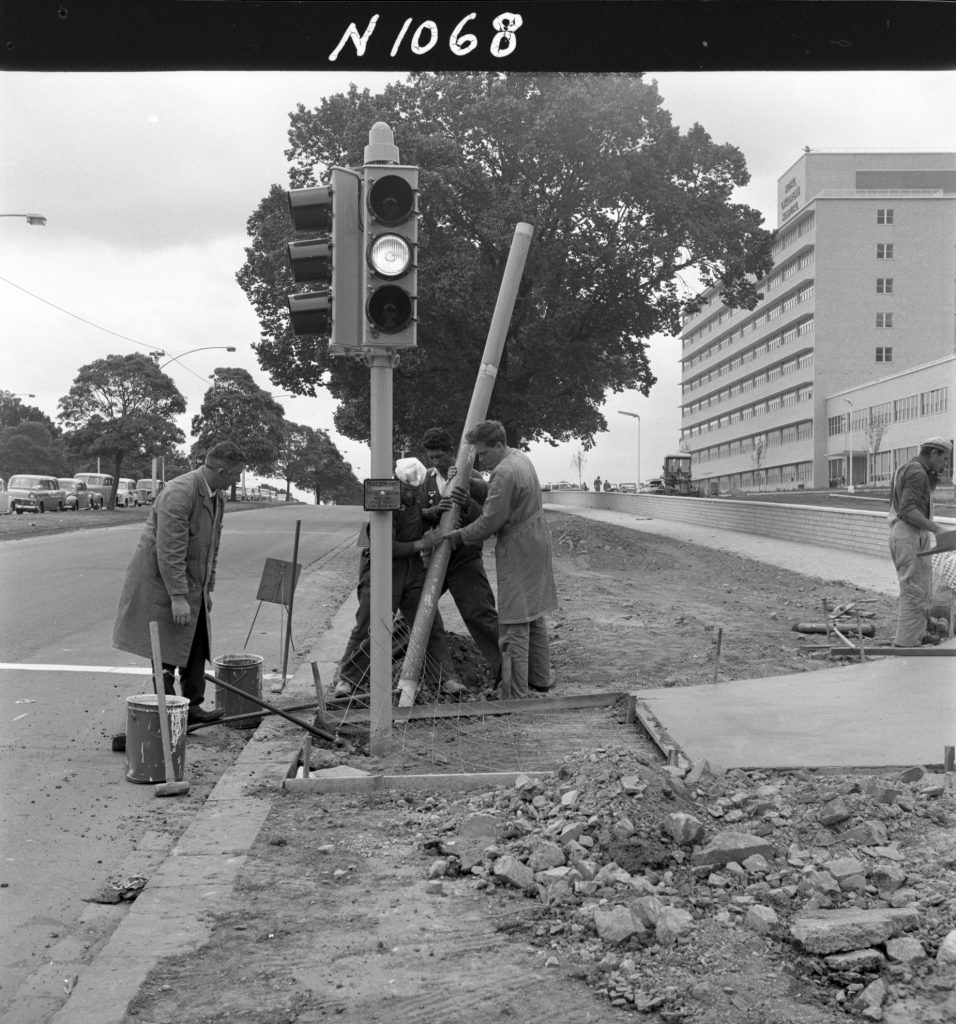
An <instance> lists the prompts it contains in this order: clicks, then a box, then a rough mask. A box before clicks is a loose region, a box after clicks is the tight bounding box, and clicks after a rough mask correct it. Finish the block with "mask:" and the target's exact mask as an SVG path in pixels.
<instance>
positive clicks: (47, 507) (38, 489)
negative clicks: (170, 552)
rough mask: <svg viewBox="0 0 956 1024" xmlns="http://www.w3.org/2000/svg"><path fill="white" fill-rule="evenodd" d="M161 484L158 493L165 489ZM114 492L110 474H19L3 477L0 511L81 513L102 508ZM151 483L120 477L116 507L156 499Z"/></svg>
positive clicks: (146, 502)
mask: <svg viewBox="0 0 956 1024" xmlns="http://www.w3.org/2000/svg"><path fill="white" fill-rule="evenodd" d="M162 486H163V485H162V484H161V483H160V484H158V486H157V492H158V491H159V490H161V489H162ZM112 490H113V477H112V476H110V475H109V473H77V474H76V476H74V477H70V478H66V477H59V478H58V477H52V476H44V475H42V474H38V473H16V474H14V475H13V476H11V477H10V479H9V481H4V480H3V478H2V477H0V512H15V513H16V514H17V515H21V514H22V513H24V512H41V513H42V512H63V511H67V512H78V511H79V510H80V509H93V510H99V509H101V508H103V506H104V505H105V504H106V501H107V499H108V498H109V495H110V492H111V491H112ZM153 497H154V495H153V481H152V480H131V479H128V478H126V477H120V480H119V484H118V485H117V488H116V507H117V508H135V507H136V506H138V505H148V504H150V503H151V502H152V500H153Z"/></svg>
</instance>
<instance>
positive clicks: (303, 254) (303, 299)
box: [288, 167, 362, 355]
mask: <svg viewBox="0 0 956 1024" xmlns="http://www.w3.org/2000/svg"><path fill="white" fill-rule="evenodd" d="M288 195H289V211H290V213H291V215H292V224H293V227H294V229H295V231H296V232H297V233H298V232H302V233H306V232H308V233H310V234H314V235H315V236H316V237H313V238H309V239H305V240H301V241H294V242H290V243H289V245H288V254H289V264H290V266H291V268H292V278H293V280H294V281H295V283H296V284H314V285H316V288H315V290H313V291H308V292H300V293H298V294H294V295H289V296H288V300H289V315H290V317H291V321H292V331H293V333H294V334H296V335H301V334H316V335H320V336H327V337H329V351H330V352H331V353H332V354H333V355H335V354H344V353H346V352H349V351H357V350H358V348H359V345H360V340H361V339H360V335H361V316H360V308H361V297H360V286H361V273H362V268H361V245H362V233H361V231H360V229H359V209H358V203H359V175H358V174H357V172H355V171H350V170H348V169H347V168H341V167H333V168H332V179H331V184H330V185H325V186H318V187H314V188H300V189H294V190H293V191H291V192H289V193H288Z"/></svg>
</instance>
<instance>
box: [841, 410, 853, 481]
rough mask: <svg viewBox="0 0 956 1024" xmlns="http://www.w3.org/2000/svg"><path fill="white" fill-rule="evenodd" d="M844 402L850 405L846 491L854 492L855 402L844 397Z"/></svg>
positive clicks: (847, 424) (847, 432) (847, 428)
mask: <svg viewBox="0 0 956 1024" xmlns="http://www.w3.org/2000/svg"><path fill="white" fill-rule="evenodd" d="M843 401H844V402H846V404H847V405H848V406H849V407H850V415H849V418H848V419H847V421H846V448H847V463H848V468H847V474H846V482H847V487H846V493H847V494H853V493H854V488H853V403H852V402H851V401H850V399H849V398H844V399H843Z"/></svg>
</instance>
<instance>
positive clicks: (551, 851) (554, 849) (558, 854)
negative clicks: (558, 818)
mask: <svg viewBox="0 0 956 1024" xmlns="http://www.w3.org/2000/svg"><path fill="white" fill-rule="evenodd" d="M565 863H566V861H565V858H564V851H563V850H562V849H561V847H560V846H558V844H557V843H549V842H540V843H535V844H534V846H533V847H532V848H531V856H530V857H529V858H528V867H529V868H531V870H532V871H547V869H548V868H559V867H562V866H563V865H564V864H565Z"/></svg>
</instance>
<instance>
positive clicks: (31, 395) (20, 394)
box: [10, 391, 36, 398]
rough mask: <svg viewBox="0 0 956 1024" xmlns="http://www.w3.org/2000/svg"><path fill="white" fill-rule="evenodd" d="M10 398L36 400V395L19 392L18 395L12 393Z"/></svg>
mask: <svg viewBox="0 0 956 1024" xmlns="http://www.w3.org/2000/svg"><path fill="white" fill-rule="evenodd" d="M10 398H36V395H35V394H34V393H33V392H32V391H29V392H28V391H18V392H17V393H16V394H14V393H13V392H12V391H11V392H10Z"/></svg>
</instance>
